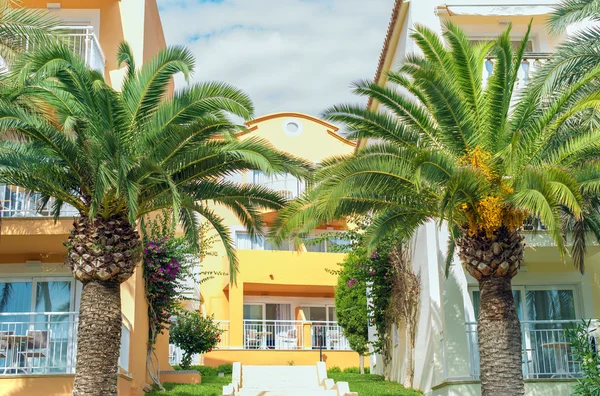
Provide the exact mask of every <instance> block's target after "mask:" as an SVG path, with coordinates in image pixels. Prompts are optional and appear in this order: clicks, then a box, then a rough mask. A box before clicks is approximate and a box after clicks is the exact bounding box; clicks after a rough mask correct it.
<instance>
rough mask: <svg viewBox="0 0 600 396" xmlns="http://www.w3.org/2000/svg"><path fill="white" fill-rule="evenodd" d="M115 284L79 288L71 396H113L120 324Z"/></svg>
mask: <svg viewBox="0 0 600 396" xmlns="http://www.w3.org/2000/svg"><path fill="white" fill-rule="evenodd" d="M119 284H120V283H119V281H118V280H110V281H90V282H86V283H84V284H83V290H82V292H81V306H80V308H79V326H78V328H77V373H76V374H75V383H74V386H73V393H72V395H73V396H117V370H118V361H119V350H120V345H121V323H122V319H121V288H120V286H119Z"/></svg>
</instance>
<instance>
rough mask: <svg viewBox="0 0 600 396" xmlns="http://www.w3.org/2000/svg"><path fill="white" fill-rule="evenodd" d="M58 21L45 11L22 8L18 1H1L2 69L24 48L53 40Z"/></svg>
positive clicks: (0, 47)
mask: <svg viewBox="0 0 600 396" xmlns="http://www.w3.org/2000/svg"><path fill="white" fill-rule="evenodd" d="M59 23H60V21H59V19H57V18H56V17H54V16H52V15H51V14H50V13H49V12H48V11H47V10H43V9H34V8H24V7H21V1H20V0H0V58H2V61H3V62H4V65H3V66H6V65H7V64H10V63H12V62H13V61H14V59H15V56H16V55H18V54H20V53H22V52H23V51H24V50H25V49H26V48H27V47H39V46H40V45H42V44H47V43H49V42H50V41H56V39H57V37H58V36H57V33H59V32H57V31H56V28H57V27H58V25H59Z"/></svg>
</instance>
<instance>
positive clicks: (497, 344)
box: [477, 275, 525, 396]
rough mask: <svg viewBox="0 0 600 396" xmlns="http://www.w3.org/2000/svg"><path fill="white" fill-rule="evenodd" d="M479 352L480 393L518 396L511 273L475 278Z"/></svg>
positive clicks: (518, 327)
mask: <svg viewBox="0 0 600 396" xmlns="http://www.w3.org/2000/svg"><path fill="white" fill-rule="evenodd" d="M479 290H480V291H481V299H480V306H479V323H478V326H477V333H478V337H479V355H480V362H481V394H482V396H498V395H502V396H522V395H524V394H525V387H524V384H523V371H522V356H521V352H522V349H521V325H520V322H519V318H518V316H517V312H516V310H515V302H514V299H513V295H512V287H511V277H510V275H509V276H502V277H496V276H492V277H485V278H482V279H481V280H480V281H479Z"/></svg>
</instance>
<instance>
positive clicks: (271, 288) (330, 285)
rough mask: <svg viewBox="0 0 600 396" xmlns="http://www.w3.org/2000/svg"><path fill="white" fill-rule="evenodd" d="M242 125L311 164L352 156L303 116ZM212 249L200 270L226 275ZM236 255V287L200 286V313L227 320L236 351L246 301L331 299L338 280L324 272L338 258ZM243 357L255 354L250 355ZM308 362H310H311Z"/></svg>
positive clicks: (224, 281) (230, 220)
mask: <svg viewBox="0 0 600 396" xmlns="http://www.w3.org/2000/svg"><path fill="white" fill-rule="evenodd" d="M289 120H293V121H294V122H296V123H298V124H300V126H301V133H300V134H299V135H298V136H291V135H289V134H286V132H285V130H284V125H285V123H286V122H287V121H289ZM247 125H248V128H249V129H248V132H246V133H244V134H243V135H242V139H247V138H249V137H259V138H262V139H264V140H267V141H268V142H269V143H270V144H272V145H273V146H274V147H275V148H277V149H279V150H282V151H285V152H288V153H290V154H292V155H294V156H297V157H302V158H305V159H307V160H309V161H310V162H313V163H318V162H321V161H322V160H323V159H325V158H327V157H330V156H333V155H342V154H351V153H352V152H353V151H354V149H355V145H354V143H353V142H350V141H348V140H346V139H344V138H343V137H342V136H340V135H339V134H338V133H337V131H338V128H337V127H336V126H334V125H332V124H329V123H327V122H325V121H323V120H320V119H317V118H314V117H311V116H308V115H305V114H300V113H278V114H271V115H267V116H264V117H259V118H257V119H255V120H252V121H250V122H248V123H247ZM244 180H245V181H246V182H250V180H246V179H244ZM215 211H216V212H217V213H218V214H219V215H220V216H221V217H223V218H224V221H225V223H226V224H227V225H228V226H229V227H234V228H237V229H239V228H240V227H241V224H240V222H239V221H238V220H237V218H236V217H235V216H234V215H233V214H232V213H231V212H229V211H227V210H226V209H225V208H223V207H215ZM267 215H269V214H267ZM271 215H272V214H271ZM271 217H273V216H271ZM213 250H215V251H216V256H208V257H205V258H204V259H203V261H202V269H203V271H222V272H228V270H229V264H228V261H227V259H226V257H225V252H224V248H223V245H222V244H220V243H218V244H216V245H215V246H214V249H213ZM304 250H305V249H304ZM237 254H238V258H239V263H240V266H239V273H238V275H237V285H230V284H229V277H228V276H217V277H215V278H214V279H211V280H209V281H207V282H205V283H203V284H202V285H201V293H202V299H203V307H202V308H203V310H204V311H205V312H206V313H207V314H209V315H214V317H215V319H220V320H229V321H230V325H229V326H230V327H229V334H228V338H229V345H230V346H233V347H241V346H242V344H243V341H242V340H243V304H244V298H245V297H247V296H286V297H323V298H333V294H334V286H335V285H336V283H337V277H336V276H334V275H332V274H330V273H328V272H326V271H325V269H326V268H329V269H336V268H337V264H338V263H340V262H341V261H342V260H343V255H342V254H335V253H314V252H302V253H297V252H289V251H262V250H239V251H238V252H237ZM269 353H275V354H276V353H277V352H276V351H268V352H267V353H266V355H265V356H269ZM289 353H292V352H289ZM259 355H260V354H259ZM242 356H254V355H252V353H250V354H244V355H242ZM257 356H258V355H257ZM260 356H262V355H260ZM273 356H275V355H273ZM302 356H305V355H302ZM242 362H243V363H246V362H245V361H242ZM312 363H314V362H311V363H310V364H312Z"/></svg>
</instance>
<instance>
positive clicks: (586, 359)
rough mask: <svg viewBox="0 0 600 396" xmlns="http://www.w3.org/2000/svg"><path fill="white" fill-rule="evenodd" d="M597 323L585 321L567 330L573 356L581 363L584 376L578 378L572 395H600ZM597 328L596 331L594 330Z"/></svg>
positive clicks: (599, 355)
mask: <svg viewBox="0 0 600 396" xmlns="http://www.w3.org/2000/svg"><path fill="white" fill-rule="evenodd" d="M596 326H598V325H597V324H594V325H592V322H590V321H588V322H586V321H583V322H582V323H580V324H579V325H578V326H577V327H575V328H573V329H568V330H567V336H568V337H569V340H570V341H571V351H572V353H573V358H575V360H576V361H578V362H579V363H580V364H581V374H582V375H583V376H582V378H580V379H578V380H577V385H575V388H574V389H573V393H572V395H576V396H591V395H600V351H598V341H599V340H598V338H597V334H598V332H599V331H600V330H598V329H596ZM594 330H595V331H594Z"/></svg>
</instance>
